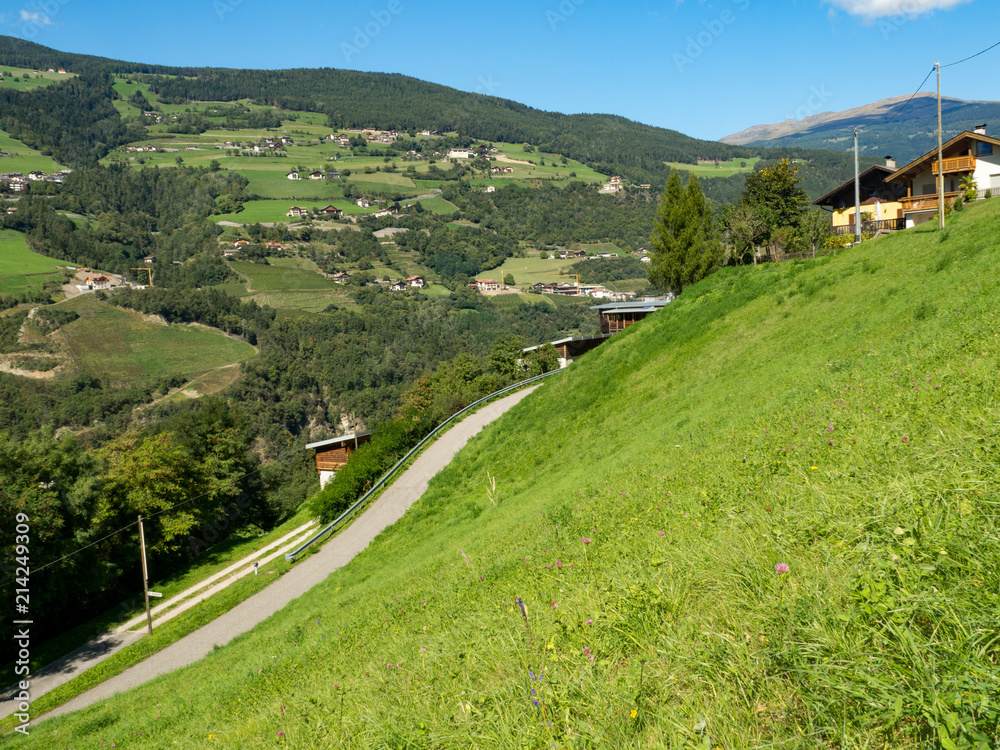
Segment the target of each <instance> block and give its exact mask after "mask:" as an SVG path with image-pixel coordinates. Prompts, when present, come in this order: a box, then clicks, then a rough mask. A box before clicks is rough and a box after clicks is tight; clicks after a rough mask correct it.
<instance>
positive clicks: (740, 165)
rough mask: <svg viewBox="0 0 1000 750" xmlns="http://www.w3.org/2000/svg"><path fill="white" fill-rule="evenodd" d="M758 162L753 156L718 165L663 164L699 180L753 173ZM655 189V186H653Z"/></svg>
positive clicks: (757, 158)
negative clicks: (688, 173) (694, 176)
mask: <svg viewBox="0 0 1000 750" xmlns="http://www.w3.org/2000/svg"><path fill="white" fill-rule="evenodd" d="M759 161H760V157H758V156H754V157H752V158H749V159H731V160H730V161H721V162H719V163H718V164H714V163H713V164H697V165H696V164H684V163H683V162H675V161H668V162H664V164H666V165H667V166H668V167H670V168H671V169H679V170H681V171H684V172H690V173H691V174H693V175H697V176H698V178H699V179H704V178H706V177H732V176H733V175H735V174H748V173H750V172H753V168H754V165H755V164H756V163H757V162H759ZM654 187H656V186H654Z"/></svg>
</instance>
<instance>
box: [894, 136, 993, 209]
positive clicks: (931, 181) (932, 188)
mask: <svg viewBox="0 0 1000 750" xmlns="http://www.w3.org/2000/svg"><path fill="white" fill-rule="evenodd" d="M941 152H942V157H943V161H944V164H943V169H942V170H941V174H942V175H943V179H944V199H945V204H946V205H947V204H952V203H954V202H955V199H956V198H957V197H958V196H959V195H960V194H961V195H965V193H966V188H965V187H964V186H963V181H965V178H970V180H971V182H973V183H974V184H975V195H976V197H980V196H982V195H984V194H985V192H986V191H987V190H990V191H991V193H992V194H994V195H995V194H998V193H1000V139H997V138H991V137H990V136H988V135H986V126H985V125H980V126H978V127H976V128H975V129H974V130H973V131H968V130H966V131H964V132H962V133H959V134H958V135H956V136H955V137H954V138H952V139H951V140H949V141H948V142H947V143H945V144H943V145H942V149H941ZM885 180H886V182H888V183H894V184H898V185H901V186H902V187H904V188H905V189H906V195H905V196H903V197H902V198H900V201H899V202H900V203H901V204H902V208H903V219H904V221H905V225H906V228H907V229H909V228H910V227H914V226H918V225H920V224H923V223H925V222H927V221H930V220H932V219H933V218H935V216H936V215H937V210H938V185H937V180H938V158H937V149H934V150H933V151H928V152H927V153H926V154H924V155H923V156H921V157H920V158H918V159H915V160H914V161H912V162H910V163H909V164H907V165H906V166H905V167H903V168H902V169H899V170H896V171H895V172H893V173H892V174H890V175H888V176H887V177H886V178H885ZM966 182H968V181H966Z"/></svg>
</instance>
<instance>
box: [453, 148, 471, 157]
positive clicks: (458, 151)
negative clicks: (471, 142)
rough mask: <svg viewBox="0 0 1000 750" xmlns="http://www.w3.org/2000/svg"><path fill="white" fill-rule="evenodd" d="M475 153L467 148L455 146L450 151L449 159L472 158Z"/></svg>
mask: <svg viewBox="0 0 1000 750" xmlns="http://www.w3.org/2000/svg"><path fill="white" fill-rule="evenodd" d="M473 156H474V153H473V152H472V151H471V150H469V149H467V148H453V149H449V151H448V158H449V159H471V158H472V157H473Z"/></svg>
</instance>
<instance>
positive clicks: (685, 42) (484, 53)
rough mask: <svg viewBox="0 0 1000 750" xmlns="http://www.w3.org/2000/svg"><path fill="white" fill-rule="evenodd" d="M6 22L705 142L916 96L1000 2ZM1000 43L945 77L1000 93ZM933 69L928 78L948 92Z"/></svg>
mask: <svg viewBox="0 0 1000 750" xmlns="http://www.w3.org/2000/svg"><path fill="white" fill-rule="evenodd" d="M5 6H6V7H3V6H0V7H2V10H0V33H3V34H10V35H13V36H20V37H23V38H29V39H31V40H32V41H35V42H38V43H39V44H43V45H46V46H49V47H54V48H56V49H60V50H65V51H70V52H80V53H88V54H94V55H101V56H105V57H112V58H117V59H123V60H135V61H141V62H149V63H161V64H168V65H194V66H202V65H207V66H222V67H237V68H290V67H333V68H350V69H355V70H369V71H387V72H399V73H405V74H407V75H411V76H414V77H417V78H422V79H424V80H428V81H433V82H435V83H441V84H445V85H448V86H453V87H455V88H459V89H463V90H466V91H479V92H481V93H490V94H495V95H497V96H501V97H504V98H508V99H514V100H516V101H519V102H523V103H525V104H529V105H531V106H534V107H538V108H541V109H548V110H556V111H560V112H610V113H614V114H619V115H623V116H625V117H628V118H630V119H634V120H639V121H641V122H646V123H649V124H652V125H658V126H661V127H668V128H673V129H676V130H680V131H681V132H684V133H687V134H688V135H692V136H696V137H700V138H713V139H714V138H720V137H722V136H724V135H726V134H729V133H732V132H736V131H738V130H742V129H743V128H746V127H749V126H751V125H755V124H759V123H770V122H778V121H781V120H784V119H786V118H789V117H792V118H796V119H800V118H801V117H803V116H805V115H809V114H817V113H819V112H821V111H824V110H842V109H848V108H850V107H854V106H858V105H861V104H866V103H868V102H872V101H875V100H878V99H882V98H886V97H890V96H899V95H908V94H910V93H912V92H913V90H914V89H915V88H916V87H917V85H918V84H919V83H920V81H921V79H923V77H924V75H925V74H926V73H927V71H929V70H930V68H931V67H932V65H933V64H934V61H935V60H941V62H942V63H949V62H953V61H955V60H959V59H961V58H963V57H965V56H967V55H969V54H971V53H973V52H976V51H978V50H980V49H983V48H985V47H988V46H989V45H991V44H994V43H995V42H997V41H1000V27H998V25H997V24H996V23H995V20H996V12H995V11H996V9H995V5H994V2H993V0H781V1H780V2H779V1H778V0H707V1H704V2H701V1H699V0H665V1H664V2H659V3H651V2H633V3H628V4H627V7H626V8H625V9H623V8H622V6H621V5H620V4H618V3H611V2H606V1H605V0H540V1H538V2H528V1H527V0H507V1H506V2H483V3H480V4H466V3H460V2H455V1H454V0H438V1H437V2H426V1H425V0H354V1H353V2H349V3H331V2H328V1H327V0H323V1H318V0H299V1H298V2H296V3H294V4H293V3H288V4H282V3H275V2H273V1H268V2H263V1H262V0H174V2H172V3H171V4H170V5H167V4H165V3H162V2H158V3H151V2H144V1H142V0H137V1H134V2H130V3H115V2H107V0H5ZM998 70H1000V47H998V48H997V49H995V50H993V51H991V52H989V53H987V54H986V55H983V56H982V57H979V58H977V59H976V60H975V61H973V62H969V63H966V64H964V65H960V66H956V67H954V68H951V69H948V70H946V71H945V74H944V78H943V84H944V85H943V90H944V93H945V94H946V95H950V96H956V97H960V98H965V99H989V100H998V99H1000V75H997V71H998ZM933 84H934V80H933V78H932V79H931V80H930V81H928V83H927V85H926V86H925V88H927V89H929V88H931V87H932V86H933Z"/></svg>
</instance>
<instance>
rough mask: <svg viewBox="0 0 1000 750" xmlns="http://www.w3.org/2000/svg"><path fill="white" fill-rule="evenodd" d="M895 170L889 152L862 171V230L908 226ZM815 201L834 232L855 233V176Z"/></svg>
mask: <svg viewBox="0 0 1000 750" xmlns="http://www.w3.org/2000/svg"><path fill="white" fill-rule="evenodd" d="M895 171H896V162H895V161H894V160H893V158H892V157H891V156H887V157H885V164H884V165H883V164H876V165H875V166H873V167H869V168H868V169H866V170H865V171H864V172H862V173H861V174H859V175H858V185H859V192H860V198H861V231H862V232H865V233H873V234H874V233H876V232H880V231H883V232H895V231H897V230H899V229H904V228H905V220H904V218H903V204H902V203H901V202H900V199H901V198H902V197H903V196H905V195H906V189H905V188H904V187H903V186H902V185H900V184H898V183H889V182H886V178H887V177H889V175H891V174H893V173H894V172H895ZM813 205H814V206H819V207H820V208H823V209H826V210H828V211H830V215H831V220H832V222H833V233H834V235H838V236H839V235H843V234H848V235H850V234H854V233H855V226H854V223H855V218H856V217H855V215H854V178H853V177H852V178H851V179H849V180H847V181H846V182H844V183H843V184H842V185H840V186H838V187H835V188H834V189H833V190H831V191H830V192H828V193H826V195H823V196H821V197H819V198H817V199H816V200H814V201H813ZM647 262H648V261H647Z"/></svg>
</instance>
